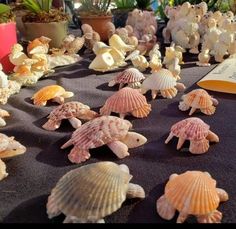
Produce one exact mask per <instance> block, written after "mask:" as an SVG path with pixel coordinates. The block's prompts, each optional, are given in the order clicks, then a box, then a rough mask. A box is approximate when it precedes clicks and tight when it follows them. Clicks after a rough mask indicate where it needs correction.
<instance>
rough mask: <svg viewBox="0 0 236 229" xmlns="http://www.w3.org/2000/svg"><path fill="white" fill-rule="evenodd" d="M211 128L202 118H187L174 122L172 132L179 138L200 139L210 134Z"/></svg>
mask: <svg viewBox="0 0 236 229" xmlns="http://www.w3.org/2000/svg"><path fill="white" fill-rule="evenodd" d="M209 129H210V126H209V125H207V124H206V123H205V122H203V121H202V120H201V119H200V118H187V119H184V120H182V121H180V122H177V123H176V124H174V125H173V126H172V127H171V133H172V134H173V135H174V136H176V137H178V138H184V139H188V140H194V141H199V140H201V139H204V138H206V137H207V136H208V132H209Z"/></svg>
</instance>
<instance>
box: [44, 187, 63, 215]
mask: <svg viewBox="0 0 236 229" xmlns="http://www.w3.org/2000/svg"><path fill="white" fill-rule="evenodd" d="M54 198H55V197H54V192H53V191H52V193H51V195H50V196H49V197H48V202H47V214H48V218H49V219H51V218H53V217H56V216H58V215H60V214H61V211H60V210H59V209H58V207H57V204H56V203H55V202H56V201H55V199H54Z"/></svg>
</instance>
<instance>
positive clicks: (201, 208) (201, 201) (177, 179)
mask: <svg viewBox="0 0 236 229" xmlns="http://www.w3.org/2000/svg"><path fill="white" fill-rule="evenodd" d="M228 199H229V196H228V194H227V192H226V191H225V190H223V189H221V188H217V187H216V180H214V179H213V178H212V177H211V175H210V174H209V173H208V172H201V171H187V172H185V173H182V174H180V175H178V174H172V175H171V176H170V178H169V181H168V182H167V184H166V186H165V194H164V195H163V196H161V197H160V198H159V199H158V200H157V202H156V207H157V212H158V214H159V215H160V216H161V217H162V218H163V219H166V220H171V219H172V218H173V217H174V215H175V211H176V210H177V211H179V216H178V218H177V223H183V222H184V221H185V220H186V219H187V218H188V216H189V215H194V216H196V217H197V221H198V222H199V223H220V222H221V219H222V213H221V212H220V211H218V210H217V208H218V206H219V204H220V202H224V201H227V200H228Z"/></svg>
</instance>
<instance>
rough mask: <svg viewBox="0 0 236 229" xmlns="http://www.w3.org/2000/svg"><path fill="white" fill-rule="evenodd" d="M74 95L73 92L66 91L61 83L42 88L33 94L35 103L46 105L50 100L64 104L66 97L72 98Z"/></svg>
mask: <svg viewBox="0 0 236 229" xmlns="http://www.w3.org/2000/svg"><path fill="white" fill-rule="evenodd" d="M73 96H74V93H73V92H70V91H65V89H64V88H63V87H61V86H59V85H50V86H46V87H43V88H41V89H40V90H39V91H38V92H36V93H35V94H34V95H33V97H32V99H33V102H34V105H37V106H46V104H47V101H48V100H52V101H54V102H57V103H59V104H62V103H64V100H65V98H70V97H73Z"/></svg>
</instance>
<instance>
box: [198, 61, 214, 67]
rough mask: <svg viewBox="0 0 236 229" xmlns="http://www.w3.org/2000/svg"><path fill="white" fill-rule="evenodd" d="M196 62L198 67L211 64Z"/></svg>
mask: <svg viewBox="0 0 236 229" xmlns="http://www.w3.org/2000/svg"><path fill="white" fill-rule="evenodd" d="M196 64H197V65H198V66H200V67H208V66H211V64H210V63H201V62H197V63H196Z"/></svg>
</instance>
